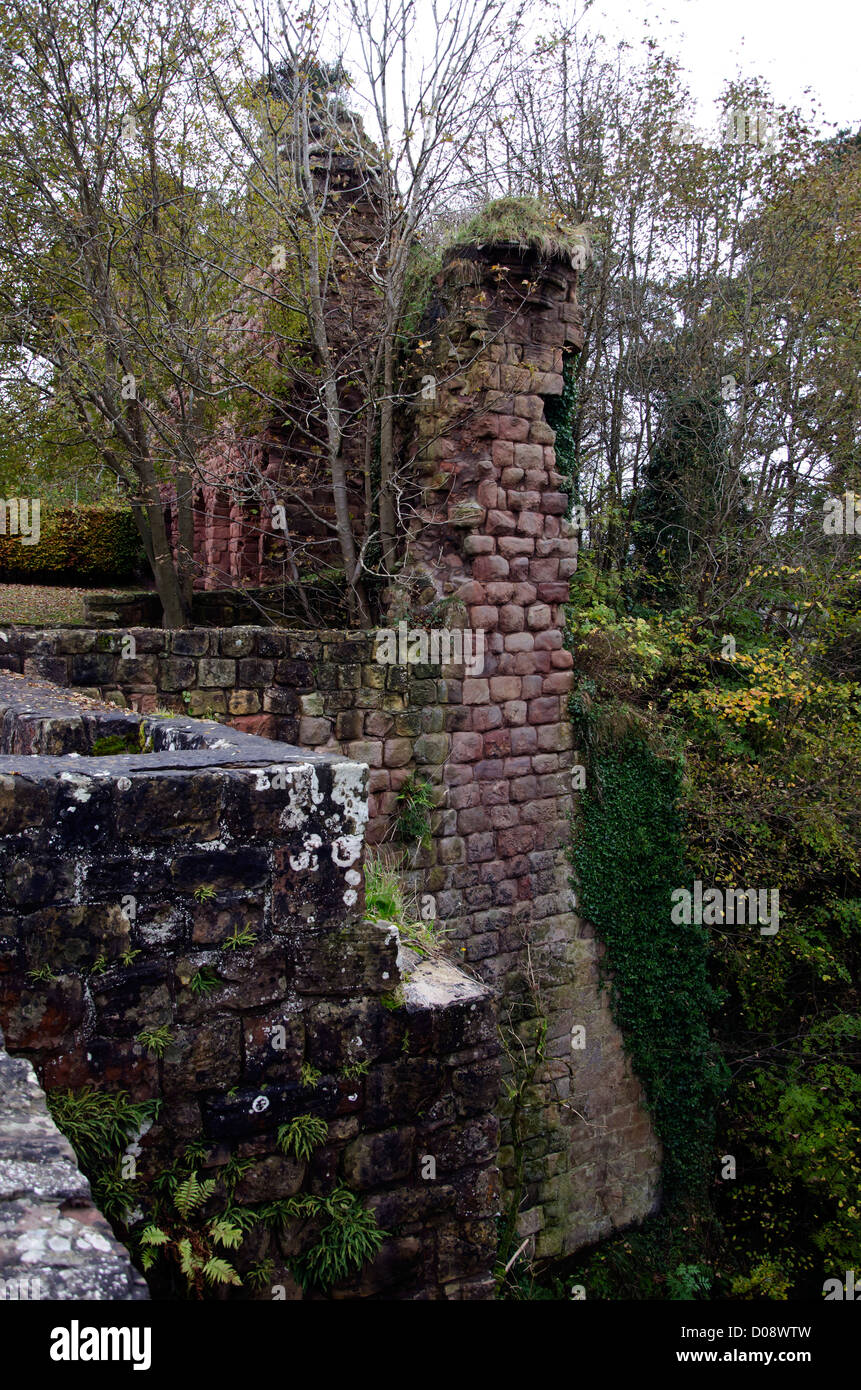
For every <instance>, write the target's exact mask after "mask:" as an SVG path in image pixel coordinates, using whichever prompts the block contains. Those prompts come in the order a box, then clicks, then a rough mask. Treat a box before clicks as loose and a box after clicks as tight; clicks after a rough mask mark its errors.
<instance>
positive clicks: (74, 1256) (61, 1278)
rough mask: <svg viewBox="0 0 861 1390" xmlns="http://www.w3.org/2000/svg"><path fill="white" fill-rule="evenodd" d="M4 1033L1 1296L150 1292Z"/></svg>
mask: <svg viewBox="0 0 861 1390" xmlns="http://www.w3.org/2000/svg"><path fill="white" fill-rule="evenodd" d="M2 1043H3V1035H2V1033H0V1301H7V1302H11V1301H34V1300H41V1299H51V1300H57V1299H63V1300H65V1299H76V1300H77V1299H83V1300H95V1299H135V1300H139V1299H146V1298H147V1297H148V1294H147V1287H146V1284H145V1283H144V1280H143V1279H142V1277H141V1275H140V1274H138V1272H137V1270H136V1269H135V1268H134V1267H133V1265H132V1263H131V1260H130V1259H129V1256H128V1252H127V1251H126V1250H124V1249H123V1247H122V1246H121V1245H120V1244H119V1243H118V1242H117V1241H116V1240H115V1239H114V1236H113V1233H112V1231H111V1228H110V1226H109V1225H108V1223H107V1221H106V1220H105V1218H104V1217H103V1216H102V1214H101V1213H100V1212H99V1211H98V1209H97V1208H96V1207H95V1206H94V1204H93V1199H92V1194H91V1192H90V1184H89V1183H88V1182H87V1179H86V1178H85V1177H84V1175H83V1173H82V1172H81V1171H80V1169H79V1168H78V1165H77V1161H76V1159H75V1155H74V1153H73V1151H72V1146H71V1144H70V1143H69V1141H68V1139H66V1138H65V1136H64V1135H62V1134H61V1133H60V1131H59V1130H58V1129H57V1126H56V1125H55V1124H54V1122H53V1120H52V1119H51V1116H50V1115H49V1113H48V1107H47V1106H46V1104H45V1095H44V1092H43V1091H42V1089H41V1087H40V1085H39V1082H38V1080H37V1078H36V1074H35V1072H34V1071H33V1068H32V1066H31V1064H30V1063H29V1062H27V1061H25V1060H24V1059H23V1058H17V1059H13V1058H12V1057H10V1056H9V1055H8V1053H6V1052H5V1051H4V1049H3V1046H2Z"/></svg>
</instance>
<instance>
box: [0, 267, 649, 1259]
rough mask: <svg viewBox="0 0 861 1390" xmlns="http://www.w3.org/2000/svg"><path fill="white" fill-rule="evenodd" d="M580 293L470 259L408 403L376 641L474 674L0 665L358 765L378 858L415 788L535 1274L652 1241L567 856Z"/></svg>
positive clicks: (183, 635)
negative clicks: (632, 1238) (563, 452)
mask: <svg viewBox="0 0 861 1390" xmlns="http://www.w3.org/2000/svg"><path fill="white" fill-rule="evenodd" d="M576 285H577V277H576V272H575V271H574V270H572V269H571V267H570V265H569V264H567V263H565V262H563V261H561V260H556V261H553V262H551V263H547V262H545V261H543V260H541V259H540V257H539V256H538V255H537V254H535V253H531V252H524V251H522V250H521V249H520V248H515V247H510V246H492V247H488V248H485V249H483V250H478V249H476V248H472V249H469V248H459V250H458V251H457V253H456V255H455V256H452V257H450V258H449V259H448V261H447V262H446V264H445V265H444V267H443V271H442V272H441V275H440V277H439V280H438V284H437V294H436V299H435V302H434V304H433V305H432V306H431V309H430V311H429V314H428V318H427V323H426V332H424V334H423V336H422V339H421V342H422V344H423V348H422V352H423V354H424V355H423V356H422V357H421V361H420V362H419V363H418V371H419V372H420V373H421V374H423V375H424V376H425V377H427V378H429V379H430V380H431V382H432V383H433V390H432V391H430V392H429V393H428V395H427V396H425V395H424V394H423V393H422V394H421V395H420V399H421V402H422V403H421V406H420V409H419V410H418V413H417V418H416V427H415V447H414V465H415V467H414V474H415V494H414V496H413V498H412V505H413V507H414V518H415V519H414V524H413V526H412V528H411V533H410V536H409V539H408V546H407V557H406V563H405V566H404V570H403V573H402V575H401V576H400V577H399V582H398V585H397V586H395V585H393V586H392V591H391V592H390V594H389V596H388V603H389V609H388V612H389V617H388V619H387V621H388V622H390V623H391V624H392V625H393V626H395V625H397V624H398V623H399V622H400V621H401V620H403V621H404V622H405V623H406V624H407V629H408V631H414V630H417V629H419V628H420V629H422V630H425V631H427V630H429V629H433V627H434V625H435V624H437V625H439V626H447V627H449V628H451V627H452V626H458V625H460V626H465V627H466V628H467V629H469V630H470V631H471V632H475V633H480V634H481V635H482V640H483V641H484V643H485V646H486V654H485V656H484V660H483V664H482V667H481V669H480V670H479V669H474V670H471V671H470V670H467V668H466V667H465V666H464V665H463V664H461V665H459V666H457V665H449V666H440V665H437V666H436V667H433V666H424V665H421V664H414V663H412V662H411V661H409V660H407V661H404V660H403V657H402V656H400V655H399V656H398V659H397V660H396V661H395V662H394V663H390V664H386V663H384V662H383V661H381V660H379V659H377V657H378V656H379V651H378V650H377V648H376V644H375V642H374V639H373V634H369V633H361V632H360V633H347V632H317V633H291V632H285V631H276V630H273V629H261V628H238V629H231V630H228V629H209V630H205V629H195V630H193V631H189V632H175V633H166V632H162V631H152V630H143V629H142V630H137V629H133V630H131V631H130V632H128V633H122V632H115V633H101V634H98V633H94V632H87V631H80V632H67V633H55V634H44V635H39V634H34V633H26V632H20V633H14V632H12V633H8V634H7V638H8V640H7V643H6V645H5V646H4V648H3V651H4V653H5V655H4V656H3V657H2V661H3V662H4V664H6V665H7V666H8V667H9V668H10V669H15V670H19V671H23V672H24V673H32V674H34V675H42V676H46V677H48V678H50V679H52V680H56V681H58V682H59V683H61V684H69V685H73V686H79V687H84V688H87V687H90V688H93V689H94V690H95V691H96V692H101V693H102V694H103V695H104V696H106V697H107V698H112V699H118V700H122V701H123V702H127V703H129V704H131V705H133V706H135V707H137V708H139V709H142V710H147V709H152V708H153V707H154V706H155V705H157V704H160V703H171V704H173V705H177V704H178V703H180V702H182V701H183V698H184V696H185V700H186V702H187V706H188V709H189V712H191V713H193V714H196V715H204V716H206V715H208V714H215V715H218V716H220V717H222V718H227V719H229V720H230V722H231V723H233V724H234V725H236V726H237V727H239V728H242V729H245V730H247V731H253V732H257V733H261V734H265V735H266V736H267V737H270V738H279V739H286V740H289V741H298V742H299V743H301V744H303V745H305V746H308V747H312V748H314V749H315V750H329V751H336V750H337V751H339V752H341V753H343V754H345V755H346V756H348V757H350V758H352V759H355V760H357V761H359V762H362V763H365V764H367V765H368V768H369V783H368V786H369V813H370V818H371V819H370V825H369V831H368V838H369V840H372V841H377V842H379V841H381V840H384V839H387V838H390V837H391V836H392V833H393V830H394V826H395V820H396V816H397V811H398V794H399V792H401V790H402V788H403V786H404V783H405V782H406V780H407V778H408V777H410V775H411V774H412V773H417V774H418V775H419V776H420V777H421V778H422V779H425V780H426V781H427V782H428V783H430V785H431V787H432V796H433V802H434V815H433V821H432V835H431V842H430V844H429V845H428V846H426V847H421V848H419V849H418V850H416V848H415V847H414V846H412V847H409V851H410V861H409V862H410V866H411V867H410V873H411V876H412V881H413V885H414V886H415V888H416V889H417V891H419V892H420V893H422V894H429V895H431V896H432V898H433V900H434V903H435V908H436V914H437V918H438V920H439V922H440V923H441V924H442V925H443V926H444V927H445V929H446V931H447V933H448V938H449V940H450V941H451V943H452V945H453V946H454V947H455V948H456V949H457V950H458V951H459V952H460V953H461V955H462V958H463V959H465V960H466V961H467V962H469V963H470V965H471V966H473V967H474V968H475V970H476V971H477V972H479V973H480V974H481V975H482V977H483V978H484V979H485V980H487V981H488V983H490V984H491V985H493V986H494V988H495V989H496V990H497V991H498V994H499V997H500V1000H501V1023H502V1030H503V1038H504V1039H505V1044H506V1052H507V1068H508V1083H509V1092H510V1093H511V1095H512V1097H513V1098H511V1099H509V1100H507V1101H505V1102H503V1103H502V1104H501V1106H500V1115H501V1118H502V1120H503V1144H502V1148H501V1151H500V1161H501V1166H502V1170H503V1176H504V1180H505V1185H506V1187H507V1189H508V1192H509V1193H510V1194H512V1195H513V1198H514V1201H515V1204H516V1207H517V1210H518V1229H519V1230H520V1231H521V1232H522V1234H523V1235H524V1236H527V1235H528V1236H530V1237H534V1247H533V1248H534V1250H535V1253H536V1254H537V1255H538V1256H539V1257H544V1256H548V1257H549V1256H556V1255H560V1254H566V1253H569V1252H572V1251H574V1250H577V1249H578V1248H580V1247H582V1246H583V1245H586V1244H588V1243H591V1242H593V1241H596V1240H598V1239H600V1238H601V1237H603V1236H605V1235H607V1234H609V1233H610V1232H611V1231H612V1230H614V1229H618V1228H620V1227H624V1226H625V1225H627V1224H629V1223H631V1222H633V1221H636V1220H639V1219H641V1218H642V1217H643V1216H644V1215H645V1214H646V1213H647V1212H649V1211H650V1210H651V1209H652V1208H653V1207H654V1205H655V1203H656V1201H657V1198H658V1191H659V1173H660V1146H659V1144H658V1142H657V1140H656V1138H655V1136H654V1133H653V1131H652V1128H651V1125H650V1122H649V1119H648V1115H647V1114H646V1112H645V1109H644V1106H643V1095H642V1091H641V1088H640V1085H639V1083H638V1081H637V1079H636V1078H635V1077H634V1076H633V1074H632V1072H631V1069H630V1065H629V1063H628V1061H627V1058H626V1055H625V1051H624V1046H623V1042H622V1038H621V1036H620V1034H619V1032H618V1030H617V1029H616V1027H615V1025H614V1024H613V1021H612V1018H611V1016H610V1011H609V1007H608V1001H607V996H606V993H604V992H603V991H601V990H600V989H599V972H600V963H601V954H602V948H601V945H600V943H599V942H597V941H596V940H595V938H594V934H593V932H592V929H591V927H590V925H589V924H588V923H587V922H585V921H583V920H582V919H581V918H580V917H579V916H578V915H577V913H576V910H575V909H576V904H575V902H574V899H573V895H572V893H571V889H570V886H569V881H568V880H569V870H568V864H567V860H566V846H567V844H568V842H569V839H570V835H571V823H570V821H571V814H572V811H573V809H574V801H573V794H572V780H571V769H572V766H573V765H574V763H575V762H576V758H575V750H574V749H573V748H572V732H571V725H570V721H569V719H568V716H567V710H566V705H567V698H568V692H569V690H570V685H571V673H572V667H573V659H572V656H571V653H570V652H569V651H568V650H567V649H566V646H565V641H564V612H563V605H564V602H565V600H566V598H567V596H568V589H569V580H570V576H571V575H572V574H573V573H574V571H575V570H576V563H577V548H578V537H577V530H576V527H575V526H574V525H573V524H572V523H571V522H570V521H569V520H567V517H568V516H569V513H570V500H571V499H570V496H569V491H568V480H567V479H566V478H565V476H564V475H563V474H562V473H560V472H559V471H558V469H557V466H556V456H555V451H554V440H555V435H554V431H553V430H552V428H551V427H550V426H549V424H548V423H547V420H546V418H545V401H546V400H547V399H549V398H552V397H554V396H558V395H559V393H560V392H561V390H562V387H563V367H564V359H565V354H566V353H571V352H576V351H577V350H578V349H579V345H580V343H581V342H582V328H581V316H580V310H579V307H578V304H577V298H576ZM128 638H132V639H133V644H132V646H133V655H129V650H130V646H129V642H128V640H127V639H128ZM124 650H125V653H126V654H125V656H124V655H123V652H124Z"/></svg>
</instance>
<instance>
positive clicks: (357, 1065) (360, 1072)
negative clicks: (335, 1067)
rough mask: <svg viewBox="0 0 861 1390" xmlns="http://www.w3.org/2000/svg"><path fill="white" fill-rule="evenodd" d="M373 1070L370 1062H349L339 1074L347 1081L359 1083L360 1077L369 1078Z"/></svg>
mask: <svg viewBox="0 0 861 1390" xmlns="http://www.w3.org/2000/svg"><path fill="white" fill-rule="evenodd" d="M370 1069H371V1064H370V1062H347V1063H346V1064H345V1065H344V1066H343V1067H341V1070H340V1072H339V1075H340V1076H342V1077H343V1078H344V1080H345V1081H358V1079H359V1077H360V1076H367V1074H368V1072H369V1071H370Z"/></svg>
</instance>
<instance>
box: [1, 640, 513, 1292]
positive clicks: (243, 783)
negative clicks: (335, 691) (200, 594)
mask: <svg viewBox="0 0 861 1390" xmlns="http://www.w3.org/2000/svg"><path fill="white" fill-rule="evenodd" d="M172 659H174V658H172ZM175 659H178V658H175ZM141 728H143V737H144V747H146V740H147V739H151V740H152V745H153V747H152V751H144V752H137V753H136V752H130V753H128V754H113V755H108V754H107V753H105V751H104V745H101V746H99V745H98V740H100V739H105V738H114V739H117V738H124V739H127V740H129V742H130V744H131V745H132V746H135V745H137V746H138V747H140V739H141V732H140V731H141ZM0 748H2V753H0V1024H2V1027H3V1030H4V1032H5V1039H6V1047H7V1049H8V1051H9V1052H10V1053H12V1054H15V1055H19V1056H23V1057H26V1058H28V1059H29V1060H30V1061H32V1063H33V1064H34V1066H35V1067H36V1070H37V1073H38V1075H39V1077H40V1080H41V1082H42V1084H43V1086H44V1087H45V1088H46V1089H47V1090H49V1091H52V1090H55V1089H56V1088H73V1089H79V1088H83V1087H87V1086H96V1087H98V1088H102V1089H107V1090H109V1091H116V1090H118V1089H122V1090H124V1091H126V1092H127V1093H128V1095H129V1096H130V1097H131V1098H132V1099H133V1100H135V1101H141V1100H143V1101H152V1100H157V1101H158V1102H159V1108H158V1112H157V1115H155V1116H154V1117H153V1118H152V1121H151V1124H150V1125H149V1127H146V1126H145V1127H144V1129H143V1131H142V1132H141V1134H140V1135H139V1137H138V1140H137V1142H135V1143H133V1144H132V1147H131V1149H130V1150H129V1152H130V1153H132V1154H133V1155H135V1156H136V1168H137V1178H136V1179H135V1180H133V1181H131V1182H130V1186H129V1203H130V1205H132V1206H133V1205H134V1204H135V1203H140V1202H141V1201H144V1200H145V1199H144V1198H143V1197H141V1195H140V1190H139V1187H138V1185H136V1184H137V1182H138V1179H145V1180H146V1181H147V1182H152V1181H153V1180H154V1179H155V1178H157V1177H158V1176H159V1174H163V1173H165V1172H166V1171H169V1170H170V1169H171V1168H175V1166H176V1164H177V1162H178V1161H179V1160H180V1158H181V1155H182V1154H183V1153H184V1152H186V1151H187V1148H188V1146H189V1145H199V1146H200V1147H199V1150H198V1158H197V1159H196V1164H195V1166H196V1167H197V1171H198V1173H199V1175H200V1176H201V1177H219V1176H220V1177H221V1178H222V1179H223V1180H226V1179H225V1174H226V1173H227V1172H228V1165H229V1164H230V1163H231V1161H232V1160H233V1161H234V1163H235V1162H236V1161H238V1160H243V1166H242V1171H241V1175H240V1176H239V1178H238V1181H237V1183H236V1186H235V1190H234V1201H235V1203H236V1204H238V1205H241V1206H246V1207H247V1206H251V1205H254V1204H255V1203H264V1202H271V1201H273V1200H276V1199H279V1198H285V1197H290V1196H295V1195H297V1194H300V1193H302V1192H312V1193H321V1192H322V1193H327V1192H329V1191H331V1189H332V1187H333V1185H334V1184H336V1183H337V1182H339V1181H341V1182H343V1183H345V1184H346V1185H347V1186H348V1187H349V1188H350V1190H352V1191H354V1192H356V1193H358V1194H360V1195H361V1196H362V1198H363V1199H365V1201H366V1204H367V1206H368V1207H370V1208H371V1209H372V1210H374V1211H375V1212H376V1214H377V1217H378V1221H379V1224H380V1226H381V1227H382V1228H383V1229H384V1230H385V1231H386V1232H387V1233H388V1234H387V1238H386V1240H385V1242H384V1244H383V1247H382V1249H381V1251H380V1253H379V1255H378V1256H377V1257H376V1259H375V1260H374V1261H373V1262H372V1263H371V1264H370V1265H368V1266H367V1267H366V1268H365V1269H363V1270H362V1271H361V1273H360V1274H358V1275H357V1276H356V1277H355V1278H353V1279H350V1280H346V1281H344V1282H343V1283H342V1284H340V1285H337V1286H336V1288H335V1290H334V1292H333V1294H332V1296H335V1297H346V1298H366V1297H386V1298H416V1297H418V1298H454V1299H461V1298H475V1297H488V1296H489V1295H490V1292H491V1290H492V1283H491V1279H490V1270H491V1267H492V1261H493V1257H494V1250H495V1226H494V1216H495V1213H496V1210H497V1207H498V1183H497V1179H496V1167H495V1158H496V1152H497V1148H498V1122H497V1120H496V1118H495V1114H494V1109H495V1104H496V1098H497V1092H498V1075H499V1065H498V1060H497V1054H498V1043H497V1039H496V1027H495V1011H494V1008H493V1001H492V998H491V995H490V992H489V991H488V990H487V989H486V988H485V987H483V986H482V985H480V984H479V983H477V982H476V981H474V980H471V979H469V978H467V977H466V976H464V975H463V974H461V973H460V972H459V971H457V970H455V969H453V968H452V967H451V966H450V965H449V964H448V963H446V962H442V961H439V962H437V961H434V960H419V959H418V957H416V956H415V955H414V953H411V952H409V951H405V950H404V949H403V948H399V941H398V934H397V931H396V930H395V929H393V928H389V927H385V926H380V925H374V924H372V923H370V922H367V921H365V920H364V917H363V907H364V896H363V878H362V872H361V870H362V851H363V835H364V824H365V818H366V815H367V808H366V802H365V791H364V779H365V772H364V769H363V768H361V767H357V766H356V764H355V763H353V762H351V761H347V760H345V759H343V758H330V757H324V756H315V755H313V754H307V753H304V754H303V753H302V752H300V750H298V749H296V748H292V747H286V746H285V745H284V744H280V743H275V742H270V741H267V740H263V739H257V738H253V737H250V736H249V735H247V734H243V733H241V732H237V731H235V730H230V729H221V728H217V727H216V728H213V726H212V725H209V726H206V725H200V724H197V723H195V722H194V721H190V720H151V721H143V723H142V721H141V720H139V719H136V718H133V717H131V716H124V715H122V714H120V713H117V712H113V713H112V712H110V711H108V710H106V709H104V708H103V707H101V706H98V705H95V704H94V703H93V702H91V701H89V700H88V699H86V698H84V697H81V696H77V697H74V696H67V697H66V698H65V699H64V698H63V697H62V693H61V692H58V691H56V690H55V689H52V688H50V687H47V686H39V685H37V684H34V683H32V682H29V681H26V680H24V679H21V678H16V677H15V676H12V675H5V676H4V677H2V679H0ZM237 934H241V935H242V936H243V939H242V940H241V941H240V942H239V943H237V941H236V937H237ZM201 972H205V973H206V974H207V975H208V976H209V977H210V980H213V979H214V980H215V981H216V984H215V985H214V987H213V988H211V989H209V990H208V991H207V992H206V993H200V992H197V991H196V989H195V986H194V982H195V981H196V980H199V979H200V975H201ZM156 1029H163V1030H166V1031H167V1040H166V1042H165V1046H164V1048H163V1049H162V1050H161V1051H157V1050H154V1049H153V1048H152V1047H151V1046H150V1045H149V1044H148V1043H147V1041H146V1038H145V1036H143V1035H144V1034H145V1030H149V1031H150V1033H151V1032H152V1031H153V1030H156ZM309 1069H310V1070H309ZM304 1114H310V1115H313V1116H317V1117H320V1118H322V1119H324V1120H325V1121H326V1122H327V1124H328V1131H327V1135H326V1138H325V1140H324V1141H323V1142H322V1143H321V1144H320V1145H319V1146H318V1147H317V1148H316V1149H315V1150H314V1152H313V1153H312V1154H311V1156H310V1158H309V1159H308V1160H307V1161H305V1160H302V1161H300V1160H299V1159H298V1158H297V1157H295V1156H292V1157H291V1156H288V1155H285V1154H284V1153H283V1152H282V1151H281V1150H280V1149H279V1147H278V1143H277V1134H278V1127H279V1126H281V1125H283V1124H286V1123H288V1122H289V1121H290V1120H292V1119H293V1118H295V1117H296V1116H299V1115H304ZM428 1158H431V1159H432V1160H433V1164H432V1165H431V1166H430V1167H429V1166H428V1164H427V1159H428ZM431 1170H432V1171H431ZM145 1215H146V1213H144V1216H145ZM295 1225H296V1223H294V1226H295ZM307 1238H308V1237H307V1235H306V1236H303V1235H302V1232H301V1231H300V1232H298V1233H297V1232H296V1231H295V1230H293V1229H292V1228H285V1229H284V1230H283V1231H282V1233H281V1234H280V1235H276V1234H273V1233H272V1232H268V1233H267V1232H266V1231H265V1230H260V1231H258V1232H257V1234H256V1235H255V1241H256V1244H255V1249H254V1252H253V1253H254V1255H255V1258H256V1259H257V1260H261V1259H269V1260H271V1261H272V1266H271V1270H270V1273H269V1275H268V1277H267V1283H266V1286H265V1287H262V1288H260V1289H259V1290H257V1292H256V1293H255V1292H253V1291H249V1289H248V1287H247V1286H246V1287H245V1288H243V1289H242V1290H238V1291H236V1293H237V1294H238V1296H241V1297H249V1296H251V1297H253V1296H257V1297H262V1298H269V1297H272V1296H273V1293H272V1289H273V1288H274V1287H279V1288H283V1289H286V1291H287V1292H286V1296H287V1297H290V1298H297V1297H300V1296H301V1295H300V1290H299V1288H298V1286H297V1284H296V1282H295V1281H294V1280H293V1279H292V1277H291V1275H290V1272H289V1264H290V1258H291V1255H292V1256H295V1255H296V1253H297V1251H299V1250H301V1248H302V1247H301V1241H302V1240H303V1239H305V1240H307ZM297 1242H299V1244H297ZM241 1258H242V1257H241V1256H240V1255H237V1261H238V1262H240V1263H241ZM249 1258H250V1257H249ZM311 1296H315V1295H313V1294H312V1295H311ZM316 1296H319V1295H316Z"/></svg>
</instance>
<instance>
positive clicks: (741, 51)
mask: <svg viewBox="0 0 861 1390" xmlns="http://www.w3.org/2000/svg"><path fill="white" fill-rule="evenodd" d="M563 8H565V7H563ZM586 25H587V27H589V28H592V29H597V30H598V31H599V32H602V33H603V34H604V35H605V36H606V37H607V38H610V37H617V38H625V39H628V40H629V41H631V42H635V41H638V40H639V39H640V38H642V37H643V36H644V35H645V34H646V32H648V31H651V32H652V33H653V34H654V37H655V38H659V39H660V40H661V46H662V47H663V48H664V49H665V50H666V51H667V52H669V53H672V54H674V55H675V56H677V57H678V58H679V59H680V60H681V63H682V67H683V68H684V69H685V73H686V76H687V79H688V82H689V85H690V89H691V93H692V95H693V97H694V100H695V102H696V104H697V113H696V117H695V119H696V120H698V121H699V122H701V123H702V124H704V125H709V124H711V123H712V122H713V119H714V115H715V111H716V107H715V106H714V103H715V101H716V99H717V96H718V93H719V91H720V88H721V86H722V85H723V83H724V81H725V80H727V79H728V78H732V77H735V76H736V74H737V73H740V74H741V75H742V76H755V75H761V76H763V77H764V78H766V79H767V80H768V82H769V83H770V85H771V92H772V97H773V98H774V100H775V101H777V102H784V103H786V104H787V105H796V104H797V105H799V106H801V108H802V110H803V111H804V112H805V113H807V114H809V113H810V112H811V110H812V109H813V101H814V100H815V105H816V107H817V108H818V110H819V112H820V115H821V119H822V121H823V122H834V123H836V125H837V126H838V127H850V128H851V129H853V130H857V129H858V127H859V126H861V5H859V3H858V0H595V4H594V6H593V8H592V10H591V11H590V13H589V16H588V18H587V20H586ZM806 88H809V89H811V91H810V95H805V89H806ZM817 123H818V122H817Z"/></svg>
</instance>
